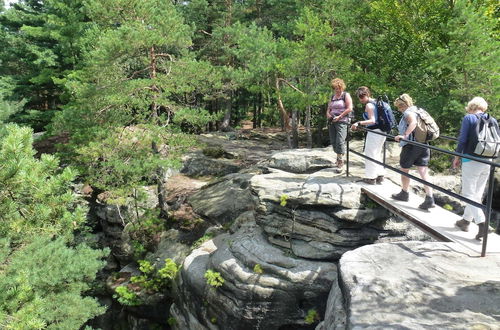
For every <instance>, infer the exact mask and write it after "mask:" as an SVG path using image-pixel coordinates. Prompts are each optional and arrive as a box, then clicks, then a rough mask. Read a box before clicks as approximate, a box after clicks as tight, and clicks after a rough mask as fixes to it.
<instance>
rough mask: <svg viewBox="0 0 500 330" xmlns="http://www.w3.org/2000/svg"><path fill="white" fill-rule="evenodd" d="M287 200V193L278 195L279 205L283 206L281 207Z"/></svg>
mask: <svg viewBox="0 0 500 330" xmlns="http://www.w3.org/2000/svg"><path fill="white" fill-rule="evenodd" d="M287 201H288V195H286V194H282V195H281V196H280V205H281V206H283V207H285V206H286V203H287Z"/></svg>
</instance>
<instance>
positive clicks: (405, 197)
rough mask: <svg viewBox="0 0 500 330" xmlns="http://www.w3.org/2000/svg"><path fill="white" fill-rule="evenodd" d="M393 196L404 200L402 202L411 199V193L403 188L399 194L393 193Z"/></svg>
mask: <svg viewBox="0 0 500 330" xmlns="http://www.w3.org/2000/svg"><path fill="white" fill-rule="evenodd" d="M391 197H392V199H395V200H398V201H402V202H408V201H409V200H410V194H409V193H408V192H407V191H404V190H401V191H400V192H399V193H397V194H392V195H391Z"/></svg>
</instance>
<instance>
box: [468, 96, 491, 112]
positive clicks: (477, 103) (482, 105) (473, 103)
mask: <svg viewBox="0 0 500 330" xmlns="http://www.w3.org/2000/svg"><path fill="white" fill-rule="evenodd" d="M465 110H467V112H469V111H476V110H481V111H483V112H486V110H488V103H487V102H486V101H485V99H483V98H482V97H480V96H476V97H475V98H473V99H472V100H470V101H469V103H467V106H466V107H465Z"/></svg>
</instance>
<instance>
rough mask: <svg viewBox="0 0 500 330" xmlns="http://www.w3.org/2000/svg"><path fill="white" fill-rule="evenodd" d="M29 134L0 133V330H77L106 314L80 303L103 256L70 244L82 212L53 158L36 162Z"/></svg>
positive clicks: (91, 302)
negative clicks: (87, 322) (0, 329)
mask: <svg viewBox="0 0 500 330" xmlns="http://www.w3.org/2000/svg"><path fill="white" fill-rule="evenodd" d="M32 134H33V132H32V130H31V129H29V128H20V127H18V126H16V125H13V124H8V125H5V126H0V162H1V164H2V166H0V265H1V268H0V327H1V328H2V329H78V328H80V327H81V326H82V325H83V324H84V323H85V322H86V321H88V320H89V319H91V318H93V317H94V316H96V315H99V314H101V313H102V312H104V308H103V307H101V306H100V305H99V303H98V302H97V301H96V300H95V299H93V298H90V297H85V296H83V294H84V292H85V291H87V290H88V289H89V284H90V283H91V282H92V281H93V280H94V279H95V276H96V273H97V271H98V270H99V269H100V268H102V266H103V265H104V262H103V261H102V258H103V257H105V256H106V254H107V251H101V250H93V249H91V248H89V247H87V246H85V245H78V246H72V245H73V244H74V239H73V233H74V232H75V230H82V227H83V225H84V222H85V214H86V209H85V208H83V207H79V206H77V205H76V204H77V201H76V199H75V195H74V193H73V192H72V191H71V189H70V187H69V186H70V183H71V181H72V180H74V178H75V175H76V173H75V172H74V171H72V170H71V169H70V168H65V169H64V170H60V169H59V163H58V161H57V159H56V158H55V157H53V156H42V158H41V159H40V160H38V159H35V158H34V157H33V156H34V151H33V148H32V142H33V141H32Z"/></svg>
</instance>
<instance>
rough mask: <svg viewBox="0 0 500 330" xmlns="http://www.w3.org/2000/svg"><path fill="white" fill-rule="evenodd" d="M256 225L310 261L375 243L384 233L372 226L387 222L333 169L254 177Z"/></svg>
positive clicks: (356, 187) (380, 211) (335, 256)
mask: <svg viewBox="0 0 500 330" xmlns="http://www.w3.org/2000/svg"><path fill="white" fill-rule="evenodd" d="M251 186H252V190H253V191H254V192H255V194H256V195H257V196H258V197H259V206H258V207H257V212H256V213H257V223H258V224H259V225H260V226H261V227H262V228H263V230H264V231H265V233H266V234H267V237H268V239H269V241H270V242H272V243H273V244H275V245H278V246H280V247H282V248H285V249H290V250H291V252H293V253H294V254H295V255H297V256H299V257H303V258H309V259H323V260H336V259H338V258H340V256H341V255H342V254H343V253H345V252H346V251H349V250H352V249H355V248H357V247H359V246H362V245H365V244H370V243H373V242H374V241H375V240H377V239H378V238H379V236H380V231H379V230H376V229H375V228H372V227H371V226H370V223H371V222H373V221H375V220H377V219H387V218H388V217H389V214H388V212H387V211H385V210H384V209H382V208H380V207H376V208H366V207H365V205H364V200H365V197H364V196H362V195H361V189H360V186H359V185H358V184H356V183H354V179H351V178H346V177H343V176H338V175H337V176H335V175H334V173H333V171H332V170H331V169H325V170H321V171H317V172H315V173H312V174H295V173H289V172H284V171H281V170H271V173H268V174H261V175H256V176H254V177H253V178H252V180H251Z"/></svg>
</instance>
